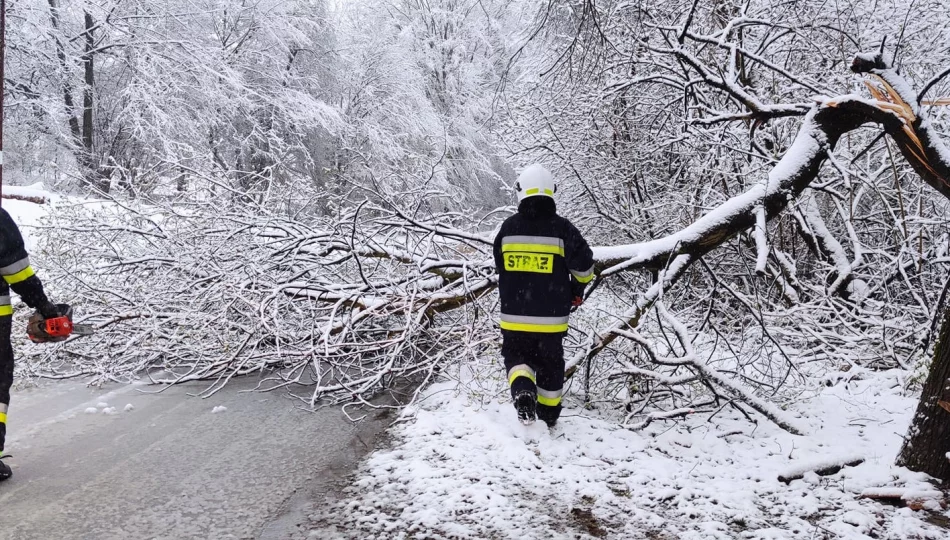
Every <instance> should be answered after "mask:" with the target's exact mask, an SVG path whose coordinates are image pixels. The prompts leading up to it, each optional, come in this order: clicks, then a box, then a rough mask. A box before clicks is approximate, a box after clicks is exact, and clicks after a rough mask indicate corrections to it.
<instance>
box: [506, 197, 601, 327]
mask: <svg viewBox="0 0 950 540" xmlns="http://www.w3.org/2000/svg"><path fill="white" fill-rule="evenodd" d="M494 255H495V268H496V269H497V271H498V274H499V276H498V290H499V294H500V296H501V328H502V330H507V331H513V332H535V333H544V334H555V333H563V332H567V321H568V316H569V315H570V312H571V299H572V297H574V296H582V295H583V293H584V287H585V286H586V285H587V283H588V282H590V280H591V279H593V277H594V257H593V253H591V250H590V247H589V246H588V245H587V241H586V240H584V237H583V236H581V233H580V231H578V230H577V228H576V227H574V225H572V224H571V222H570V221H568V220H567V219H565V218H563V217H561V216H559V215H557V211H556V207H555V204H554V200H553V199H551V198H550V197H542V196H536V197H528V198H527V199H524V200H523V201H521V204H520V205H519V206H518V213H517V214H515V215H513V216H511V217H510V218H508V219H506V220H505V222H504V223H503V224H502V225H501V230H499V231H498V236H496V237H495V247H494Z"/></svg>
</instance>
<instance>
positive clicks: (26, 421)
mask: <svg viewBox="0 0 950 540" xmlns="http://www.w3.org/2000/svg"><path fill="white" fill-rule="evenodd" d="M252 386H253V381H237V382H232V383H231V384H229V386H228V387H227V388H226V389H225V390H223V391H221V392H219V393H218V394H216V395H215V396H213V397H211V398H208V399H200V398H196V397H191V396H189V395H188V394H189V393H195V392H197V391H200V390H202V389H204V387H205V385H191V386H179V387H173V388H170V389H168V390H165V391H164V392H162V393H158V394H155V393H146V392H154V391H155V388H154V387H148V386H124V387H115V388H111V389H105V390H102V389H90V388H86V387H85V386H84V385H82V384H81V383H76V382H70V383H55V384H50V385H46V386H44V387H42V388H39V389H31V390H23V391H18V392H15V393H14V396H13V402H12V403H11V406H10V417H9V437H8V441H7V448H6V453H7V454H11V457H10V458H8V459H7V460H6V462H7V463H8V464H10V465H11V467H12V468H13V472H14V476H13V478H11V479H10V480H7V481H5V482H2V483H0V539H10V540H33V539H43V540H48V539H53V538H55V539H63V540H66V539H90V540H92V539H95V540H110V539H116V540H134V539H146V538H147V539H158V538H161V539H175V540H179V539H191V538H196V539H197V538H200V539H226V538H253V539H262V540H271V539H281V538H287V537H289V536H291V535H292V533H293V532H297V533H299V532H300V530H299V529H298V526H300V525H301V524H303V523H305V522H306V519H305V518H306V515H307V514H308V512H309V509H310V508H312V505H314V504H321V503H322V502H324V501H325V500H326V499H327V498H328V497H329V498H333V497H334V496H335V494H336V493H337V492H338V491H339V489H340V488H341V487H342V486H343V485H344V483H345V479H346V477H347V475H348V474H349V473H350V472H352V471H353V470H354V468H355V467H356V465H357V464H358V462H359V459H360V458H361V457H363V456H364V455H365V454H366V452H368V451H369V450H370V449H371V447H372V446H373V444H374V440H375V437H376V436H377V435H378V434H379V433H380V432H381V431H382V430H383V429H384V428H385V427H386V425H387V422H386V420H385V419H383V418H377V419H375V420H372V421H368V422H363V423H360V424H353V423H351V422H350V421H349V420H347V418H346V417H345V416H344V415H343V414H342V412H341V411H340V410H339V409H338V408H326V409H322V410H319V411H317V412H309V411H303V410H299V409H298V408H297V407H296V404H295V402H294V401H293V400H292V399H290V398H288V397H287V395H286V393H283V392H277V393H267V394H264V393H258V392H241V390H245V389H247V388H249V387H252ZM297 403H299V402H297ZM104 405H108V406H109V407H114V408H115V410H114V411H112V410H104V409H105V407H104ZM127 405H131V407H128V408H129V409H130V410H126V408H127V407H126V406H127ZM215 407H226V408H227V410H223V411H222V410H220V409H219V410H218V412H213V411H214V409H215Z"/></svg>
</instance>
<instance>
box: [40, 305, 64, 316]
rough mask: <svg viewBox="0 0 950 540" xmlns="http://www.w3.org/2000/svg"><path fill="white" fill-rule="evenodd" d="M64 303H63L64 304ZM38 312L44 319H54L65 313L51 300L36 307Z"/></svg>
mask: <svg viewBox="0 0 950 540" xmlns="http://www.w3.org/2000/svg"><path fill="white" fill-rule="evenodd" d="M64 305H65V304H64ZM36 311H39V312H40V315H42V316H43V318H44V319H55V318H56V317H60V316H62V315H64V314H65V311H60V306H58V305H56V304H53V303H52V302H47V303H45V304H43V305H41V306H40V307H38V308H37V309H36Z"/></svg>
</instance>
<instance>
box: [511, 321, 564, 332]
mask: <svg viewBox="0 0 950 540" xmlns="http://www.w3.org/2000/svg"><path fill="white" fill-rule="evenodd" d="M501 329H502V330H511V331H513V332H538V333H541V334H554V333H557V332H567V323H563V324H530V323H515V322H509V321H501Z"/></svg>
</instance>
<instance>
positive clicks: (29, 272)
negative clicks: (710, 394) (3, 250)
mask: <svg viewBox="0 0 950 540" xmlns="http://www.w3.org/2000/svg"><path fill="white" fill-rule="evenodd" d="M33 274H34V272H33V267H32V266H27V267H26V268H24V269H23V270H20V271H19V272H17V273H16V274H10V275H9V276H3V279H4V280H6V282H7V283H9V284H10V285H16V284H17V283H19V282H21V281H25V280H27V279H29V278H30V277H31V276H33Z"/></svg>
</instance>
